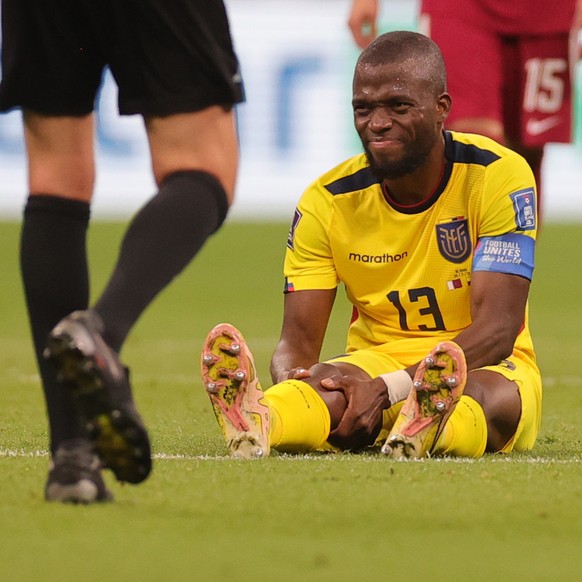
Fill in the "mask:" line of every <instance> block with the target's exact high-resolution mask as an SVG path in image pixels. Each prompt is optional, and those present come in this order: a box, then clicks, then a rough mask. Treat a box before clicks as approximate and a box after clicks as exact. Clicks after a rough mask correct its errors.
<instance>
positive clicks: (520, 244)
mask: <svg viewBox="0 0 582 582" xmlns="http://www.w3.org/2000/svg"><path fill="white" fill-rule="evenodd" d="M534 249H535V240H534V239H533V238H531V237H529V236H527V235H525V234H519V233H510V234H504V235H501V236H486V237H483V238H480V239H479V241H478V243H477V247H476V249H475V255H474V257H473V271H491V272H492V273H507V274H509V275H519V276H521V277H525V278H526V279H529V280H530V281H531V278H532V275H533V270H534Z"/></svg>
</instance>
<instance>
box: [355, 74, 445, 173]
mask: <svg viewBox="0 0 582 582" xmlns="http://www.w3.org/2000/svg"><path fill="white" fill-rule="evenodd" d="M352 106H353V111H354V123H355V127H356V131H357V132H358V135H359V136H360V139H361V141H362V145H363V147H364V151H365V152H366V155H367V157H368V161H369V163H370V167H371V168H372V170H373V171H374V173H375V174H376V176H377V177H378V178H379V179H380V180H390V179H396V178H400V177H402V176H406V175H408V174H410V173H412V172H414V171H415V170H416V169H417V168H419V167H421V166H422V165H423V164H424V162H425V161H426V159H427V158H428V156H429V154H430V153H431V151H432V150H433V148H434V147H435V144H436V143H437V141H438V139H440V129H441V127H442V124H441V123H439V121H442V119H440V118H439V116H438V98H437V97H435V95H434V93H433V92H431V91H429V90H428V83H426V82H423V81H422V80H421V79H419V78H418V75H416V76H415V75H414V72H413V71H412V70H409V69H408V68H407V67H406V66H405V65H399V64H392V63H389V64H385V65H381V66H372V65H358V67H357V68H356V73H355V76H354V85H353V100H352Z"/></svg>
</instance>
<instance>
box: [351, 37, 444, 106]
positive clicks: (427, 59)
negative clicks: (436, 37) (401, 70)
mask: <svg viewBox="0 0 582 582" xmlns="http://www.w3.org/2000/svg"><path fill="white" fill-rule="evenodd" d="M405 61H412V63H413V66H414V68H415V69H416V73H415V74H417V75H418V76H419V77H422V78H424V79H426V81H427V82H428V84H429V85H430V87H431V88H432V90H433V91H434V93H435V95H440V94H441V93H443V92H444V91H446V90H447V73H446V69H445V62H444V60H443V55H442V53H441V51H440V49H439V47H438V46H437V44H436V43H435V42H434V41H432V40H431V39H430V38H428V36H425V35H424V34H419V33H418V32H410V31H408V30H396V31H393V32H387V33H385V34H382V35H380V36H379V37H378V38H376V39H375V40H374V41H373V42H372V43H371V44H369V45H368V46H367V47H366V48H365V49H364V50H363V51H362V53H361V54H360V57H359V58H358V62H357V64H356V67H360V66H365V65H371V66H381V65H385V64H388V63H403V62H405Z"/></svg>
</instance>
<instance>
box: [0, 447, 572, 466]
mask: <svg viewBox="0 0 582 582" xmlns="http://www.w3.org/2000/svg"><path fill="white" fill-rule="evenodd" d="M47 456H48V452H47V451H41V450H36V451H23V450H13V449H1V448H0V458H35V457H47ZM153 458H154V459H156V460H160V461H231V460H232V461H237V462H240V460H238V459H231V458H230V457H228V456H227V455H176V454H169V453H155V454H154V455H153ZM272 458H274V459H276V460H277V461H284V462H289V461H320V462H321V461H323V462H333V460H334V459H338V460H341V461H342V462H343V461H347V460H348V459H350V458H353V459H357V460H358V461H362V460H363V461H364V462H370V463H383V462H388V460H387V459H385V458H383V457H382V456H381V455H378V456H365V457H364V456H357V457H356V456H354V457H350V456H348V455H346V456H342V455H340V454H338V455H335V454H331V453H330V454H328V455H284V454H283V455H276V456H273V457H272ZM425 461H427V460H426V459H410V460H403V461H397V462H399V463H411V462H412V463H423V462H425ZM487 461H488V462H491V463H508V464H511V463H514V464H522V465H523V464H525V465H550V464H557V465H577V464H581V463H582V458H575V457H574V458H570V459H551V458H547V457H515V456H511V455H499V456H496V457H484V458H482V459H470V458H463V457H440V458H434V459H430V462H431V463H468V464H473V463H484V462H487Z"/></svg>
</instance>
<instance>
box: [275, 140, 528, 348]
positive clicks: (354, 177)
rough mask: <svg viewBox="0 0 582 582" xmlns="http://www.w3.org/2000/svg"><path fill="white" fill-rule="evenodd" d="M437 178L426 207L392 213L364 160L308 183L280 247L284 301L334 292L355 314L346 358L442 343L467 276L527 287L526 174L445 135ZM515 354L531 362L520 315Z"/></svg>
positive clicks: (507, 160) (466, 308) (462, 306)
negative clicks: (287, 295)
mask: <svg viewBox="0 0 582 582" xmlns="http://www.w3.org/2000/svg"><path fill="white" fill-rule="evenodd" d="M444 137H445V158H446V160H445V169H444V172H443V176H442V179H441V181H440V183H439V185H438V187H437V188H436V189H435V191H434V192H433V193H432V195H431V196H429V197H428V198H427V199H426V200H424V201H423V202H421V203H420V204H417V205H415V206H401V205H399V204H397V203H396V202H395V201H394V200H392V199H391V198H390V194H389V192H387V191H385V190H383V187H382V185H381V184H380V183H379V181H378V179H377V178H375V176H374V175H373V174H372V172H371V170H370V168H369V166H368V163H367V160H366V156H365V155H364V154H361V155H357V156H354V157H352V158H350V159H348V160H347V161H345V162H343V163H342V164H340V165H338V166H336V167H335V168H334V169H332V170H331V171H329V172H327V173H326V174H324V175H323V176H321V177H320V178H319V179H318V180H316V181H315V182H314V183H312V184H311V185H310V186H309V187H308V188H307V190H306V191H305V193H304V194H303V196H302V197H301V199H300V201H299V204H298V206H297V209H296V211H295V216H294V219H293V223H292V226H291V229H290V232H289V237H288V240H287V249H286V255H285V264H284V275H285V292H294V291H301V290H308V289H333V288H335V287H337V286H338V285H339V283H340V282H341V283H343V284H344V285H345V289H346V292H347V296H348V298H349V300H350V301H351V303H352V304H353V306H354V315H353V318H352V322H351V324H350V327H349V332H348V340H347V351H348V352H352V351H355V350H358V349H364V348H369V347H372V346H376V345H380V344H384V343H386V342H390V341H393V340H398V339H405V338H426V337H436V338H437V339H438V340H440V339H451V338H453V337H455V336H456V335H458V334H459V333H460V332H461V331H462V330H464V329H465V328H467V327H468V326H469V325H470V324H471V312H470V286H471V277H472V273H473V272H474V271H479V270H481V271H483V270H486V271H492V272H501V273H509V274H514V275H518V276H522V277H526V278H528V279H530V280H531V276H532V273H533V266H534V246H535V237H536V202H535V200H536V188H535V180H534V176H533V173H532V171H531V169H530V167H529V166H528V164H527V163H526V161H525V160H524V159H523V158H522V157H521V156H519V155H518V154H517V153H515V152H513V151H511V150H509V149H507V148H505V147H503V146H501V145H499V144H498V143H496V142H494V141H493V140H491V139H489V138H486V137H482V136H478V135H473V134H464V133H457V132H449V131H446V132H444ZM515 349H516V350H517V351H521V352H524V353H525V355H527V356H529V357H530V358H532V359H534V360H535V355H534V353H533V346H532V342H531V338H530V334H529V329H528V325H527V316H526V314H524V326H523V329H522V331H521V332H520V334H519V337H518V338H517V341H516V344H515Z"/></svg>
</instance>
